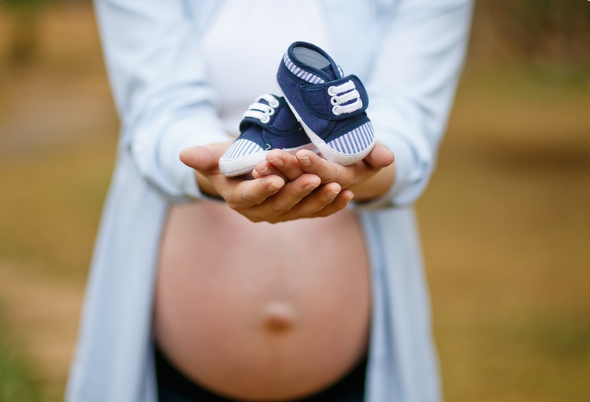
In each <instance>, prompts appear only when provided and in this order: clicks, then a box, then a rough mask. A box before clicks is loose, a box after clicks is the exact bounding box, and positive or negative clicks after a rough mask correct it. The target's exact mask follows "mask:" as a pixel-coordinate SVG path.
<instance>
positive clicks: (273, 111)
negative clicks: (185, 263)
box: [266, 107, 275, 116]
mask: <svg viewBox="0 0 590 402" xmlns="http://www.w3.org/2000/svg"><path fill="white" fill-rule="evenodd" d="M273 114H275V108H274V107H270V108H269V109H268V111H267V112H266V115H267V116H272V115H273Z"/></svg>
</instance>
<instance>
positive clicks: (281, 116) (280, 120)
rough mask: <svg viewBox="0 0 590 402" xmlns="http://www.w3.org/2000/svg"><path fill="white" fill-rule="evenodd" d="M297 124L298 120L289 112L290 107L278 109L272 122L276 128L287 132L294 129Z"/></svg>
mask: <svg viewBox="0 0 590 402" xmlns="http://www.w3.org/2000/svg"><path fill="white" fill-rule="evenodd" d="M296 124H297V119H296V118H295V116H293V113H292V112H291V111H290V110H289V107H288V106H286V105H285V107H282V108H279V109H277V115H276V116H275V118H274V121H273V122H272V125H273V127H274V128H276V129H278V130H281V131H286V130H290V129H292V128H293V127H294V126H295V125H296Z"/></svg>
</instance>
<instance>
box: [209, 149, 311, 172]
mask: <svg viewBox="0 0 590 402" xmlns="http://www.w3.org/2000/svg"><path fill="white" fill-rule="evenodd" d="M302 149H309V150H311V151H316V150H315V145H314V144H313V143H311V144H305V145H302V146H300V147H295V148H288V149H283V151H285V152H288V153H289V154H291V155H295V153H296V152H297V151H300V150H302ZM269 152H270V150H268V151H260V152H256V153H254V154H250V155H246V156H242V157H241V158H235V159H230V160H227V159H220V160H219V171H220V172H221V173H222V174H223V175H224V176H226V177H234V176H240V175H243V174H246V173H250V172H251V171H252V170H253V169H254V168H255V167H256V164H258V162H260V161H262V160H264V159H265V158H266V154H268V153H269Z"/></svg>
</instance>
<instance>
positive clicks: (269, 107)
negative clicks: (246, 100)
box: [244, 94, 279, 124]
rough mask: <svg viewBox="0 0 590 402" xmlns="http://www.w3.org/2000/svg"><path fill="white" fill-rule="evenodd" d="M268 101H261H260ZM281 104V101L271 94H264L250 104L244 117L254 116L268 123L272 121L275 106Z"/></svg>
mask: <svg viewBox="0 0 590 402" xmlns="http://www.w3.org/2000/svg"><path fill="white" fill-rule="evenodd" d="M262 100H264V101H266V102H267V103H260V101H262ZM278 106H279V101H278V100H277V99H276V98H275V97H274V96H272V95H270V94H264V95H261V96H259V97H258V98H256V100H255V101H254V103H253V104H251V105H250V106H248V110H246V112H245V113H244V117H252V118H254V119H258V120H260V121H261V122H262V123H264V124H266V123H268V122H269V121H270V116H272V115H273V114H274V113H275V108H277V107H278Z"/></svg>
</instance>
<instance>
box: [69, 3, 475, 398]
mask: <svg viewBox="0 0 590 402" xmlns="http://www.w3.org/2000/svg"><path fill="white" fill-rule="evenodd" d="M219 3H220V0H200V1H197V0H142V1H137V0H95V6H96V11H97V16H98V21H99V26H100V31H101V35H102V40H103V46H104V52H105V59H106V64H107V68H108V72H109V77H110V81H111V86H112V91H113V94H114V98H115V103H116V106H117V110H118V112H119V115H120V118H121V121H122V131H121V141H120V146H119V153H118V158H117V165H116V168H115V172H114V176H113V181H112V183H111V188H110V191H109V195H108V198H107V202H106V205H105V209H104V213H103V218H102V222H101V227H100V232H99V236H98V240H97V244H96V248H95V253H94V257H93V260H92V268H91V273H90V278H89V283H88V288H87V294H86V300H85V305H84V312H83V315H82V321H81V328H80V336H79V342H78V345H77V348H76V353H75V357H74V361H73V363H72V367H71V372H70V379H69V383H68V389H67V395H66V399H67V400H68V401H69V402H156V401H157V390H156V383H155V373H154V364H153V355H152V338H151V317H152V310H151V309H152V299H153V288H154V280H155V270H156V265H157V256H158V250H159V244H160V238H161V235H162V228H163V225H164V221H165V218H166V214H167V210H168V207H169V205H170V204H171V203H177V202H202V201H200V200H202V199H203V198H205V197H204V196H203V195H202V194H201V192H200V190H199V188H198V186H197V184H196V181H195V179H194V173H193V171H192V170H191V169H190V168H188V167H186V166H184V165H183V164H182V163H181V162H180V161H179V160H178V154H179V152H180V150H182V149H184V148H187V147H189V146H195V145H201V144H207V143H212V142H218V141H225V140H227V139H228V138H229V137H228V136H227V134H226V133H225V132H224V130H223V126H222V124H221V122H220V121H219V118H218V117H217V114H216V111H215V109H214V106H213V103H212V99H213V97H212V93H211V89H210V86H209V85H208V81H207V72H206V67H205V62H204V60H203V58H202V48H201V46H202V43H201V40H200V38H201V35H202V33H203V32H204V31H205V30H206V29H207V28H208V26H207V23H208V22H209V21H211V20H212V19H213V15H214V13H215V10H216V8H217V6H218V5H219ZM322 4H323V7H324V15H325V16H326V24H327V26H328V28H329V30H330V31H331V32H335V34H334V36H333V38H332V40H333V41H334V43H333V48H334V52H333V54H331V55H332V56H333V57H334V59H335V60H338V61H339V62H340V63H341V64H342V65H346V66H347V70H348V71H351V72H354V73H355V74H356V75H358V76H359V77H360V78H361V79H362V80H363V82H364V83H365V86H366V88H367V91H368V93H369V97H370V106H369V109H368V114H369V116H370V117H371V120H372V122H373V126H374V128H375V132H376V135H377V139H378V140H379V141H381V142H382V143H384V144H385V145H387V146H388V147H389V148H390V149H392V150H393V152H394V153H395V155H396V159H395V164H396V180H395V184H394V186H392V188H391V189H390V191H389V192H388V193H387V194H385V195H383V196H382V197H380V198H379V199H376V200H373V201H371V202H369V203H365V204H362V205H361V204H358V205H355V206H354V208H356V209H357V211H358V214H359V218H360V221H361V222H362V227H363V231H364V235H365V238H366V244H367V247H368V251H369V258H370V265H371V275H372V301H373V303H372V320H371V336H370V345H369V361H368V367H367V386H366V401H367V402H393V401H395V402H414V401H415V402H419V401H420V402H436V401H439V400H440V387H439V375H438V368H437V360H436V354H435V350H434V346H433V342H432V335H431V327H430V312H429V302H428V295H427V290H426V286H425V280H424V277H423V268H422V261H421V251H420V244H419V240H418V234H417V229H416V224H415V220H414V216H413V212H412V209H411V207H410V206H411V204H412V203H413V202H414V201H415V200H416V198H417V197H418V196H419V195H420V194H421V193H422V191H423V189H424V187H425V186H426V184H427V182H428V179H429V177H430V175H431V173H432V170H433V168H434V165H435V161H436V153H437V149H438V145H439V142H440V140H441V138H442V136H443V133H444V130H445V126H446V121H447V118H448V114H449V110H450V107H451V103H452V99H453V96H454V92H455V88H456V84H457V80H458V77H459V73H460V70H461V67H462V63H463V59H464V55H465V49H466V44H467V39H468V33H469V24H470V19H471V8H472V4H471V1H470V0H366V1H361V0H354V1H353V0H323V1H322Z"/></svg>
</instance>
